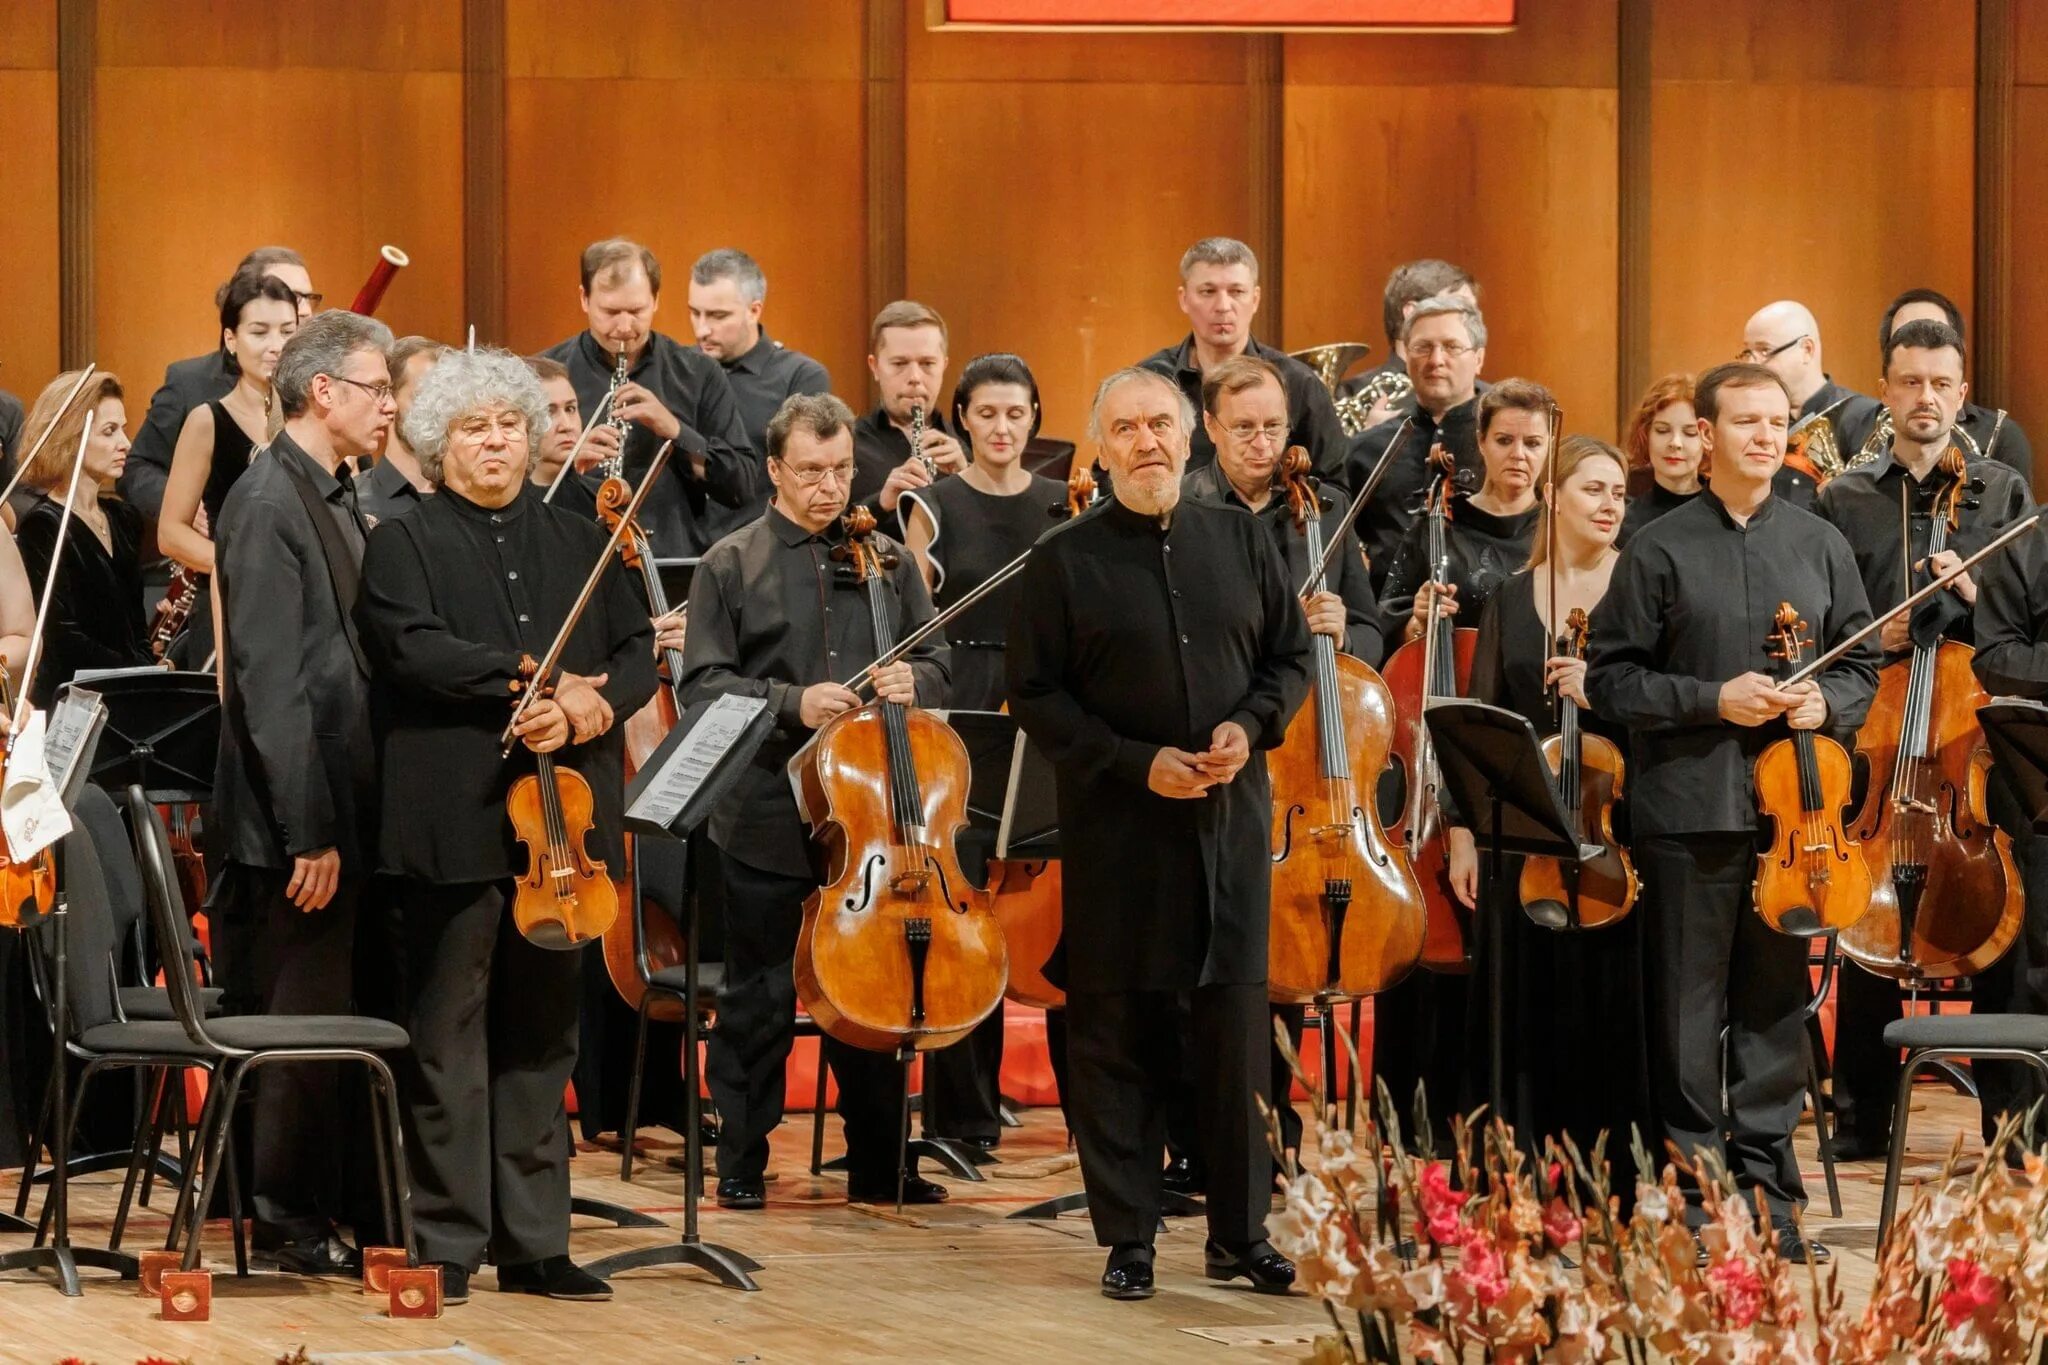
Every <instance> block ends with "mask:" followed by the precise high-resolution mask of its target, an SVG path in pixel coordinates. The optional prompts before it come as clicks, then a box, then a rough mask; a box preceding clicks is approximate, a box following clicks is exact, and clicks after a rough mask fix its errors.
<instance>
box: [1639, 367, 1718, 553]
mask: <svg viewBox="0 0 2048 1365" xmlns="http://www.w3.org/2000/svg"><path fill="white" fill-rule="evenodd" d="M1693 383H1694V380H1693V377H1692V376H1691V375H1689V374H1667V375H1665V376H1664V377H1663V378H1662V379H1660V380H1658V381H1657V382H1656V383H1654V384H1652V385H1650V388H1649V391H1648V392H1647V393H1645V394H1644V395H1643V401H1642V402H1640V403H1638V404H1636V410H1635V415H1634V416H1632V417H1630V418H1629V422H1628V435H1627V437H1626V438H1625V440H1624V442H1623V443H1624V445H1625V446H1626V447H1627V449H1628V516H1627V518H1626V519H1625V520H1624V521H1623V522H1622V526H1621V538H1622V541H1623V542H1624V543H1625V542H1626V541H1627V540H1628V538H1629V537H1630V536H1632V535H1634V534H1635V533H1636V532H1638V531H1640V530H1642V529H1643V528H1644V527H1645V526H1648V525H1649V524H1650V523H1651V522H1653V521H1655V520H1656V519H1657V518H1659V517H1661V516H1663V515H1664V514H1665V513H1666V512H1669V511H1670V510H1672V509H1673V508H1674V507H1683V506H1685V504H1687V503H1689V502H1691V501H1692V500H1693V499H1694V498H1696V497H1698V496H1699V495H1700V489H1702V488H1704V487H1705V486H1706V485H1705V483H1704V482H1703V480H1704V479H1705V477H1706V472H1707V471H1706V470H1705V469H1704V468H1702V466H1701V455H1702V451H1701V449H1700V424H1699V419H1698V418H1697V416H1695V415H1694V413H1693V410H1692V390H1693Z"/></svg>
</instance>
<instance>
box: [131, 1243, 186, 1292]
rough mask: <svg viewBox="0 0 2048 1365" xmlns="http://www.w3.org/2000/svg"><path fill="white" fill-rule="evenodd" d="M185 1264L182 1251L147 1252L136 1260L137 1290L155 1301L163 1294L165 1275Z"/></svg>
mask: <svg viewBox="0 0 2048 1365" xmlns="http://www.w3.org/2000/svg"><path fill="white" fill-rule="evenodd" d="M184 1263H185V1253H184V1252H182V1251H145V1252H143V1253H142V1254H141V1255H140V1256H137V1257H136V1258H135V1265H136V1276H135V1280H136V1288H137V1291H138V1292H139V1293H141V1294H142V1296H143V1297H144V1298H150V1299H153V1298H155V1297H157V1295H159V1294H161V1293H162V1292H163V1288H164V1274H165V1272H167V1271H172V1270H176V1269H177V1268H178V1267H179V1266H181V1265H183V1264H184Z"/></svg>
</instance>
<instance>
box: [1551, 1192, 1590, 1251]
mask: <svg viewBox="0 0 2048 1365" xmlns="http://www.w3.org/2000/svg"><path fill="white" fill-rule="evenodd" d="M1584 1231H1585V1227H1584V1225H1583V1224H1582V1223H1580V1222H1579V1220H1578V1218H1577V1217H1576V1216H1574V1215H1573V1213H1572V1211H1571V1209H1570V1208H1569V1207H1567V1206H1566V1204H1565V1202H1564V1200H1563V1199H1562V1198H1561V1197H1560V1198H1554V1199H1552V1200H1551V1201H1550V1205H1549V1207H1547V1208H1545V1209H1544V1210H1543V1233H1544V1235H1545V1236H1547V1237H1548V1238H1550V1244H1551V1245H1552V1246H1554V1247H1557V1248H1559V1249H1560V1250H1561V1249H1563V1248H1565V1247H1568V1246H1570V1245H1571V1244H1572V1243H1573V1242H1576V1241H1578V1240H1579V1235H1580V1234H1581V1233H1582V1232H1584Z"/></svg>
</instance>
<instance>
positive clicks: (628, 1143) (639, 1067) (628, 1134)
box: [619, 990, 654, 1181]
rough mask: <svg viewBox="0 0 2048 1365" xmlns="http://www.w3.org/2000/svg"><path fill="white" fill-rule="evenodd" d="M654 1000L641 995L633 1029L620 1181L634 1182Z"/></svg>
mask: <svg viewBox="0 0 2048 1365" xmlns="http://www.w3.org/2000/svg"><path fill="white" fill-rule="evenodd" d="M653 998H654V992H653V991H652V990H643V991H642V992H641V993H640V1008H639V1010H638V1011H637V1013H638V1015H639V1019H638V1021H637V1022H636V1023H635V1025H634V1028H633V1071H632V1074H631V1076H630V1078H629V1079H628V1080H627V1081H626V1127H625V1131H624V1132H622V1133H620V1134H619V1179H621V1180H626V1181H630V1180H632V1178H633V1140H634V1138H635V1137H637V1136H638V1135H639V1132H640V1073H641V1072H642V1071H643V1070H645V1069H646V1066H647V1013H648V1010H647V1007H648V1005H649V1004H650V1003H651V1002H652V1000H653Z"/></svg>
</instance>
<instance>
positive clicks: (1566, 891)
mask: <svg viewBox="0 0 2048 1365" xmlns="http://www.w3.org/2000/svg"><path fill="white" fill-rule="evenodd" d="M1591 633H1592V632H1591V630H1590V629H1589V627H1588V625H1587V620H1586V609H1585V608H1584V607H1573V608H1572V609H1571V613H1570V614H1569V615H1568V616H1566V617H1565V634H1564V640H1563V642H1562V650H1563V652H1564V653H1565V654H1567V655H1569V656H1570V657H1572V658H1574V659H1583V658H1585V657H1586V640H1587V637H1588V636H1589V635H1590V634H1591ZM1543 757H1544V760H1545V761H1546V762H1548V763H1549V764H1550V771H1551V772H1552V773H1554V774H1555V775H1556V783H1557V794H1558V796H1559V798H1560V799H1561V800H1562V801H1563V803H1564V809H1565V813H1566V814H1568V815H1569V816H1570V817H1571V821H1572V828H1573V829H1575V830H1577V831H1578V837H1579V842H1580V843H1581V844H1598V845H1599V846H1600V856H1599V857H1597V858H1589V859H1586V860H1584V861H1580V860H1577V859H1571V858H1533V857H1532V858H1529V859H1527V860H1526V861H1524V862H1523V864H1522V882H1521V894H1522V913H1523V914H1525V915H1527V916H1528V917H1529V918H1530V920H1531V921H1533V922H1534V923H1536V924H1539V925H1541V926H1542V927H1543V928H1545V929H1599V928H1602V927H1604V926H1606V925H1609V924H1613V923H1616V922H1617V921H1619V920H1621V919H1622V918H1623V917H1624V916H1626V915H1627V914H1628V912H1629V911H1630V910H1632V909H1634V908H1635V903H1636V869H1635V865H1634V864H1632V863H1631V862H1630V861H1629V857H1628V850H1626V849H1624V848H1623V847H1622V846H1621V844H1620V841H1618V840H1617V839H1616V838H1615V837H1614V803H1615V802H1616V801H1618V800H1620V799H1621V794H1622V778H1623V774H1624V773H1625V771H1626V767H1627V765H1626V764H1625V763H1624V761H1623V759H1622V756H1621V750H1620V748H1619V747H1617V746H1616V745H1615V743H1614V741H1612V740H1610V739H1608V738H1607V737H1606V736H1605V735H1589V734H1587V733H1586V732H1585V731H1584V730H1583V729H1582V728H1580V725H1579V704H1578V703H1577V702H1576V701H1573V700H1572V699H1571V698H1570V697H1566V696H1560V697H1559V698H1558V720H1557V733H1556V734H1554V735H1549V736H1547V737H1545V739H1544V741H1543Z"/></svg>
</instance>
